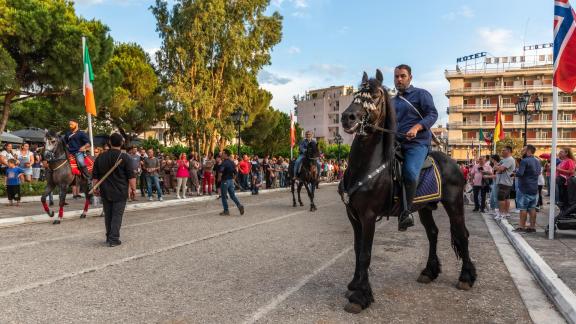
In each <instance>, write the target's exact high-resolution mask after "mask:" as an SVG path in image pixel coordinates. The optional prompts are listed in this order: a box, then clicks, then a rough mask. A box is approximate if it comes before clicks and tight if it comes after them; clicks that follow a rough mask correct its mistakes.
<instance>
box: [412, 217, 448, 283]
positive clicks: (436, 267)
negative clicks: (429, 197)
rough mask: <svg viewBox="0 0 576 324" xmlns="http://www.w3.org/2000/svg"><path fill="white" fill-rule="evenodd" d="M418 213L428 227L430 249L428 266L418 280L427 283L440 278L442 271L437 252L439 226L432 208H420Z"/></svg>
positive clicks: (427, 234)
mask: <svg viewBox="0 0 576 324" xmlns="http://www.w3.org/2000/svg"><path fill="white" fill-rule="evenodd" d="M418 214H419V215H420V222H421V223H422V225H423V226H424V228H425V229H426V236H427V237H428V243H429V250H428V261H427V262H426V268H424V270H422V272H421V273H420V276H419V277H418V280H417V281H418V282H420V283H426V284H427V283H431V282H432V281H433V280H434V279H436V278H438V275H439V274H440V273H441V272H442V268H441V265H440V260H438V255H437V254H436V246H437V244H438V227H437V226H436V222H434V218H433V217H432V211H431V210H430V209H425V208H423V209H420V210H419V211H418Z"/></svg>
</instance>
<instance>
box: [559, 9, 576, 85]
mask: <svg viewBox="0 0 576 324" xmlns="http://www.w3.org/2000/svg"><path fill="white" fill-rule="evenodd" d="M575 29H576V14H575V13H574V10H573V9H572V6H570V2H569V1H568V0H555V1H554V68H555V71H556V72H555V73H554V85H555V86H557V87H558V88H559V89H561V90H562V91H564V92H567V93H571V92H573V91H574V89H575V88H576V34H574V30H575Z"/></svg>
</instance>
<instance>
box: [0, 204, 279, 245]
mask: <svg viewBox="0 0 576 324" xmlns="http://www.w3.org/2000/svg"><path fill="white" fill-rule="evenodd" d="M279 200H284V198H278V199H273V200H266V201H263V202H260V203H257V204H247V205H246V207H253V206H260V205H264V204H269V203H270V202H274V201H279ZM218 211H220V209H219V208H217V209H209V210H205V211H202V212H198V213H193V214H188V215H183V216H175V217H169V218H162V219H157V220H153V221H149V222H141V223H136V224H130V225H124V226H122V228H123V229H125V228H132V227H139V226H144V225H151V224H157V223H162V222H166V221H172V220H178V219H182V218H188V217H193V216H199V215H210V214H213V213H216V212H218ZM130 212H134V211H130ZM101 233H105V231H102V230H99V231H92V232H86V233H81V234H73V235H67V236H59V237H54V238H50V239H45V240H37V241H29V242H25V243H18V244H14V245H7V246H0V252H5V251H10V250H14V249H18V248H24V247H30V246H36V245H40V244H43V243H48V242H56V241H61V240H66V239H70V238H75V237H82V236H88V235H92V234H101Z"/></svg>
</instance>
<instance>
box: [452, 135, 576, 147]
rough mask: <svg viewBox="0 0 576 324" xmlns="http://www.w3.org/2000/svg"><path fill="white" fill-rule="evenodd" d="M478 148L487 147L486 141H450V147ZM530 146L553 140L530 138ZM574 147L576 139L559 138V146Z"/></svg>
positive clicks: (459, 139) (549, 142)
mask: <svg viewBox="0 0 576 324" xmlns="http://www.w3.org/2000/svg"><path fill="white" fill-rule="evenodd" d="M473 144H474V146H478V144H481V145H482V146H486V142H485V141H481V140H479V139H465V138H458V139H449V140H448V146H454V145H466V146H471V145H473ZM528 144H532V145H550V146H551V145H552V138H528ZM563 145H566V146H573V145H576V138H560V137H559V138H558V146H563Z"/></svg>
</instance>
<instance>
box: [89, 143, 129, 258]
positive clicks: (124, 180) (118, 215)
mask: <svg viewBox="0 0 576 324" xmlns="http://www.w3.org/2000/svg"><path fill="white" fill-rule="evenodd" d="M123 143H124V138H123V137H122V135H120V134H118V133H114V134H112V135H110V145H111V149H110V150H108V151H106V152H104V153H102V154H100V155H99V156H98V158H97V159H96V161H95V162H94V170H93V174H92V177H93V180H92V181H93V184H94V185H95V184H96V183H97V182H98V180H100V179H102V177H104V175H105V174H106V173H107V172H108V171H109V170H110V169H112V168H113V167H114V165H115V164H116V162H118V161H120V160H122V162H121V163H120V164H119V165H118V167H117V168H116V169H115V170H114V171H112V173H110V175H109V176H108V177H107V178H106V179H104V181H103V182H102V183H101V184H100V187H98V188H96V190H95V193H96V194H99V195H100V196H101V198H102V206H103V208H104V224H105V226H106V243H107V244H108V246H110V247H114V246H118V245H120V244H122V242H121V241H120V227H121V226H122V217H123V215H124V209H125V208H126V201H127V200H128V189H129V188H135V187H136V177H135V174H134V169H133V168H132V163H131V159H130V156H128V154H126V153H122V152H121V151H120V149H121V147H122V145H123Z"/></svg>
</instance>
